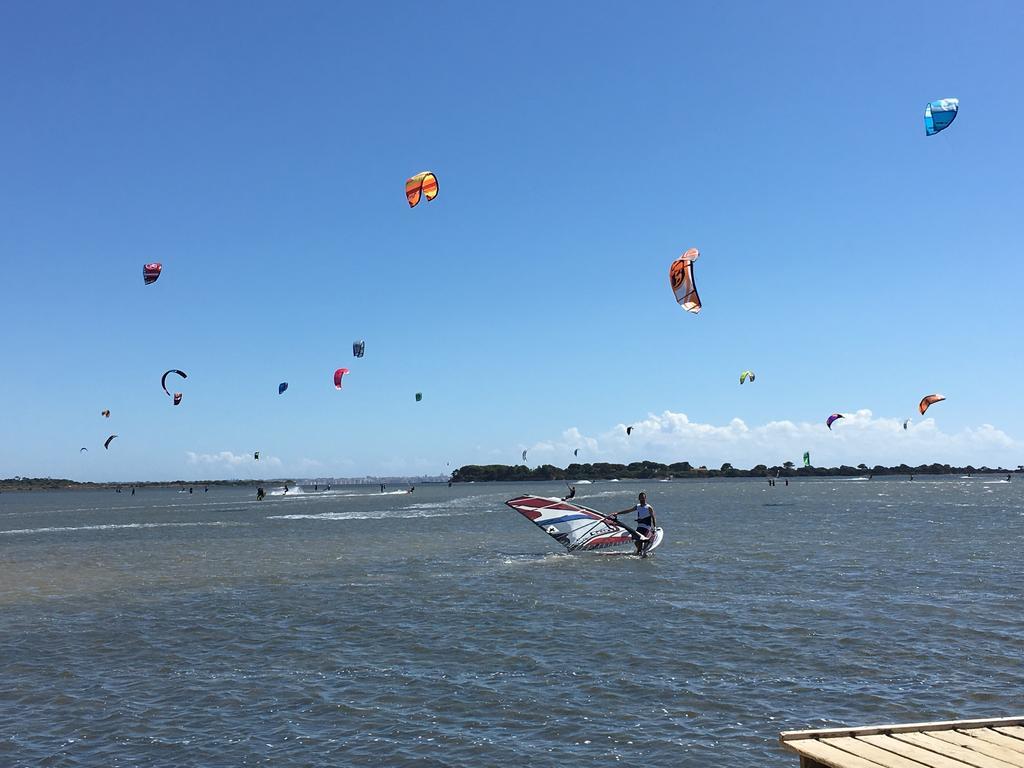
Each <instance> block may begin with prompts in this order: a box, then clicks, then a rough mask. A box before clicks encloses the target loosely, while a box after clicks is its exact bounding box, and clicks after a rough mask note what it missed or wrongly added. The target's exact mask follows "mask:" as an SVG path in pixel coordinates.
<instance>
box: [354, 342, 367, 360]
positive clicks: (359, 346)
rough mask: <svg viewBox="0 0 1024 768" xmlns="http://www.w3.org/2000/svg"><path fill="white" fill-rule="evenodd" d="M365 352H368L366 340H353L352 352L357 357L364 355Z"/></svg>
mask: <svg viewBox="0 0 1024 768" xmlns="http://www.w3.org/2000/svg"><path fill="white" fill-rule="evenodd" d="M365 352H366V342H365V341H353V342H352V354H353V355H355V356H356V357H362V356H363V354H364V353H365Z"/></svg>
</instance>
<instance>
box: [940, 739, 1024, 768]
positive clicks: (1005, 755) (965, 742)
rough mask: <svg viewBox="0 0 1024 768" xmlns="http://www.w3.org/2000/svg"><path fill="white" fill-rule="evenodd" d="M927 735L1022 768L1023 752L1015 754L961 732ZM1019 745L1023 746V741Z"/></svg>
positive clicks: (1012, 751)
mask: <svg viewBox="0 0 1024 768" xmlns="http://www.w3.org/2000/svg"><path fill="white" fill-rule="evenodd" d="M928 735H929V736H930V737H931V738H933V739H938V740H939V741H945V742H947V743H949V744H956V745H957V746H960V747H966V748H967V749H973V750H974V751H975V752H981V754H983V755H988V756H989V757H994V758H996V759H997V760H1002V761H1003V762H1005V763H1010V764H1011V765H1016V766H1018V767H1019V768H1024V752H1015V751H1014V750H1012V749H1007V748H1006V747H1001V746H999V745H998V744H993V743H992V742H990V741H985V740H984V739H979V738H975V737H974V736H970V735H968V734H966V733H962V732H961V731H932V732H931V733H929V734H928ZM1021 744H1024V741H1022V742H1021Z"/></svg>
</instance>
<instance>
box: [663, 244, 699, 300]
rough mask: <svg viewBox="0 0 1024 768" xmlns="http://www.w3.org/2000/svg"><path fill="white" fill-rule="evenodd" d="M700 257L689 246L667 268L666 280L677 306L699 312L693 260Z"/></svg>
mask: <svg viewBox="0 0 1024 768" xmlns="http://www.w3.org/2000/svg"><path fill="white" fill-rule="evenodd" d="M699 257H700V251H698V250H697V249H696V248H691V249H690V250H688V251H687V252H686V253H684V254H683V255H682V256H680V257H679V258H678V259H676V260H675V261H673V262H672V266H671V267H669V268H668V280H669V283H671V285H672V292H673V293H674V294H675V295H676V301H677V302H679V306H681V307H682V308H683V309H685V310H686V311H687V312H693V313H694V314H697V313H698V312H700V308H701V303H700V296H698V295H697V283H696V282H694V279H693V262H695V261H696V260H697V259H698V258H699Z"/></svg>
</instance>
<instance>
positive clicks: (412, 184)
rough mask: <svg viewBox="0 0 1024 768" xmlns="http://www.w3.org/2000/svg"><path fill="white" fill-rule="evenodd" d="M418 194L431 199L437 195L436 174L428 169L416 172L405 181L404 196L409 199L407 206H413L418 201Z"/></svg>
mask: <svg viewBox="0 0 1024 768" xmlns="http://www.w3.org/2000/svg"><path fill="white" fill-rule="evenodd" d="M420 196H423V197H425V198H427V200H433V199H434V198H435V197H437V176H435V175H434V174H433V173H431V172H430V171H423V172H422V173H417V174H416V175H415V176H413V177H412V178H411V179H408V180H407V181H406V182H405V197H406V199H407V200H408V201H409V207H410V208H415V207H416V205H417V204H418V203H419V201H420Z"/></svg>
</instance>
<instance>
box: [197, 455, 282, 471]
mask: <svg viewBox="0 0 1024 768" xmlns="http://www.w3.org/2000/svg"><path fill="white" fill-rule="evenodd" d="M185 455H186V456H187V457H188V463H189V464H204V465H207V466H213V467H242V466H252V467H257V466H271V467H280V466H281V460H280V459H279V458H277V457H276V456H260V458H259V460H257V459H256V458H255V457H254V456H253V454H251V453H242V454H238V453H232V452H231V451H220V452H219V453H196V452H195V451H185Z"/></svg>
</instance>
